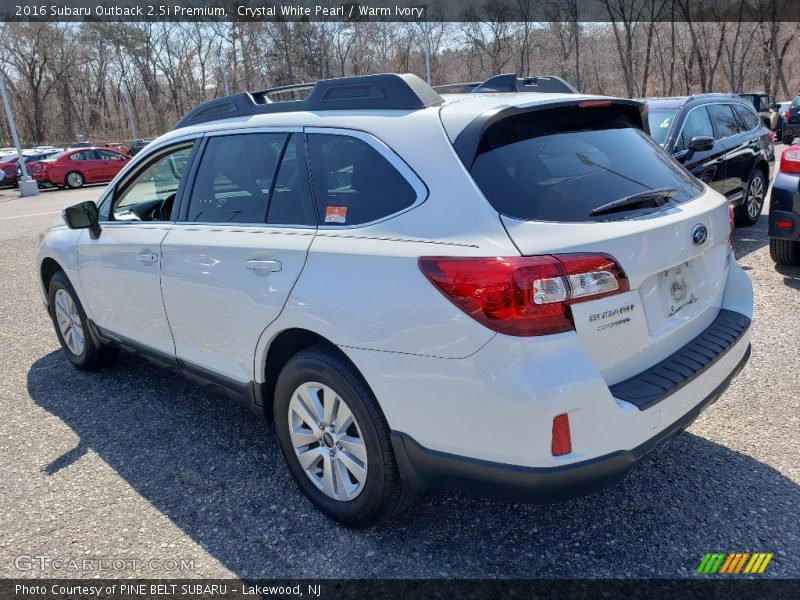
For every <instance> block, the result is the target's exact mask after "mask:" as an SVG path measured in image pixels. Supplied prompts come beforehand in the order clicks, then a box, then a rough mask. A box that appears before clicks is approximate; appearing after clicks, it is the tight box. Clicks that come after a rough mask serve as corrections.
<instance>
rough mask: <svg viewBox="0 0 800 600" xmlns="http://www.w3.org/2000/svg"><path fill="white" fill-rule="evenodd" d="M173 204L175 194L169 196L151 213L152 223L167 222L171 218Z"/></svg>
mask: <svg viewBox="0 0 800 600" xmlns="http://www.w3.org/2000/svg"><path fill="white" fill-rule="evenodd" d="M173 204H175V194H170V195H169V196H167V197H166V198H164V200H163V201H162V202H161V204H159V205H158V206H157V207H156V209H155V210H154V211H153V216H152V220H153V221H169V220H170V218H171V217H172V205H173Z"/></svg>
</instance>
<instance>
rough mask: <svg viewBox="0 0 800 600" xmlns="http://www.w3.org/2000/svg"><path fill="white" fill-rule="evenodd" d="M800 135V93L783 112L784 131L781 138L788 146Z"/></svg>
mask: <svg viewBox="0 0 800 600" xmlns="http://www.w3.org/2000/svg"><path fill="white" fill-rule="evenodd" d="M797 136H800V95H798V96H795V97H794V100H792V103H791V104H790V105H789V106H788V108H787V109H786V110H785V111H784V113H783V131H782V132H781V138H782V141H783V143H784V144H786V145H787V146H788V145H789V144H791V143H792V140H794V138H796V137H797Z"/></svg>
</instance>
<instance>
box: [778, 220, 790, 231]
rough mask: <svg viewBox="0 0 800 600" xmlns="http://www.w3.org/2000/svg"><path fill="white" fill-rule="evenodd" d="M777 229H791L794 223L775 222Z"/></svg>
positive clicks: (785, 221)
mask: <svg viewBox="0 0 800 600" xmlns="http://www.w3.org/2000/svg"><path fill="white" fill-rule="evenodd" d="M775 227H777V228H778V229H791V228H792V222H791V221H789V220H788V219H781V220H780V221H775Z"/></svg>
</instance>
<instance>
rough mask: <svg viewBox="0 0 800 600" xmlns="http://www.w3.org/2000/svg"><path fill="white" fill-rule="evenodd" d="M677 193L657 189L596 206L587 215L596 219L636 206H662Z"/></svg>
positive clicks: (668, 189)
mask: <svg viewBox="0 0 800 600" xmlns="http://www.w3.org/2000/svg"><path fill="white" fill-rule="evenodd" d="M677 193H678V190H676V189H675V188H658V189H655V190H647V191H644V192H639V193H638V194H633V195H632V196H625V197H624V198H620V199H619V200H614V201H613V202H609V203H608V204H603V205H602V206H598V207H597V208H595V209H594V210H593V211H592V212H590V213H589V216H590V217H596V216H598V215H608V214H611V213H615V212H623V211H626V210H631V209H633V208H634V207H636V206H647V205H655V206H659V207H660V206H664V205H665V204H666V203H667V201H668V200H669V199H670V198H672V197H673V196H674V195H675V194H677Z"/></svg>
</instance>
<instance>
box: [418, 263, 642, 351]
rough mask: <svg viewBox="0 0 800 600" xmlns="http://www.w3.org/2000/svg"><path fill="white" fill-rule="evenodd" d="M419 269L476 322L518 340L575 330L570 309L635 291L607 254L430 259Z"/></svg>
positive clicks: (421, 264)
mask: <svg viewBox="0 0 800 600" xmlns="http://www.w3.org/2000/svg"><path fill="white" fill-rule="evenodd" d="M419 268H420V270H421V271H422V272H423V274H424V275H425V276H426V277H427V278H428V279H429V280H430V281H431V283H433V284H434V285H435V286H436V287H437V288H438V289H439V291H440V292H442V294H444V295H445V296H446V297H447V298H448V299H449V300H450V301H451V302H453V303H454V304H455V305H456V306H458V307H459V308H460V309H461V310H463V311H464V312H466V313H467V314H468V315H469V316H471V317H472V318H473V319H475V320H476V321H478V322H479V323H482V324H483V325H485V326H486V327H489V328H490V329H492V330H494V331H497V332H499V333H504V334H507V335H515V336H534V335H549V334H553V333H562V332H565V331H572V330H574V329H575V324H574V322H573V320H572V311H571V310H570V305H572V304H576V303H578V302H584V301H586V300H594V299H597V298H602V297H604V296H609V295H612V294H619V293H621V292H626V291H628V289H629V287H628V280H627V278H626V277H625V274H624V272H623V271H622V269H621V268H620V266H619V265H618V264H617V262H616V261H615V260H614V259H613V258H611V257H610V256H608V255H606V254H559V255H544V256H515V257H509V258H502V257H480V258H469V257H436V256H424V257H422V258H420V259H419Z"/></svg>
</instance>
